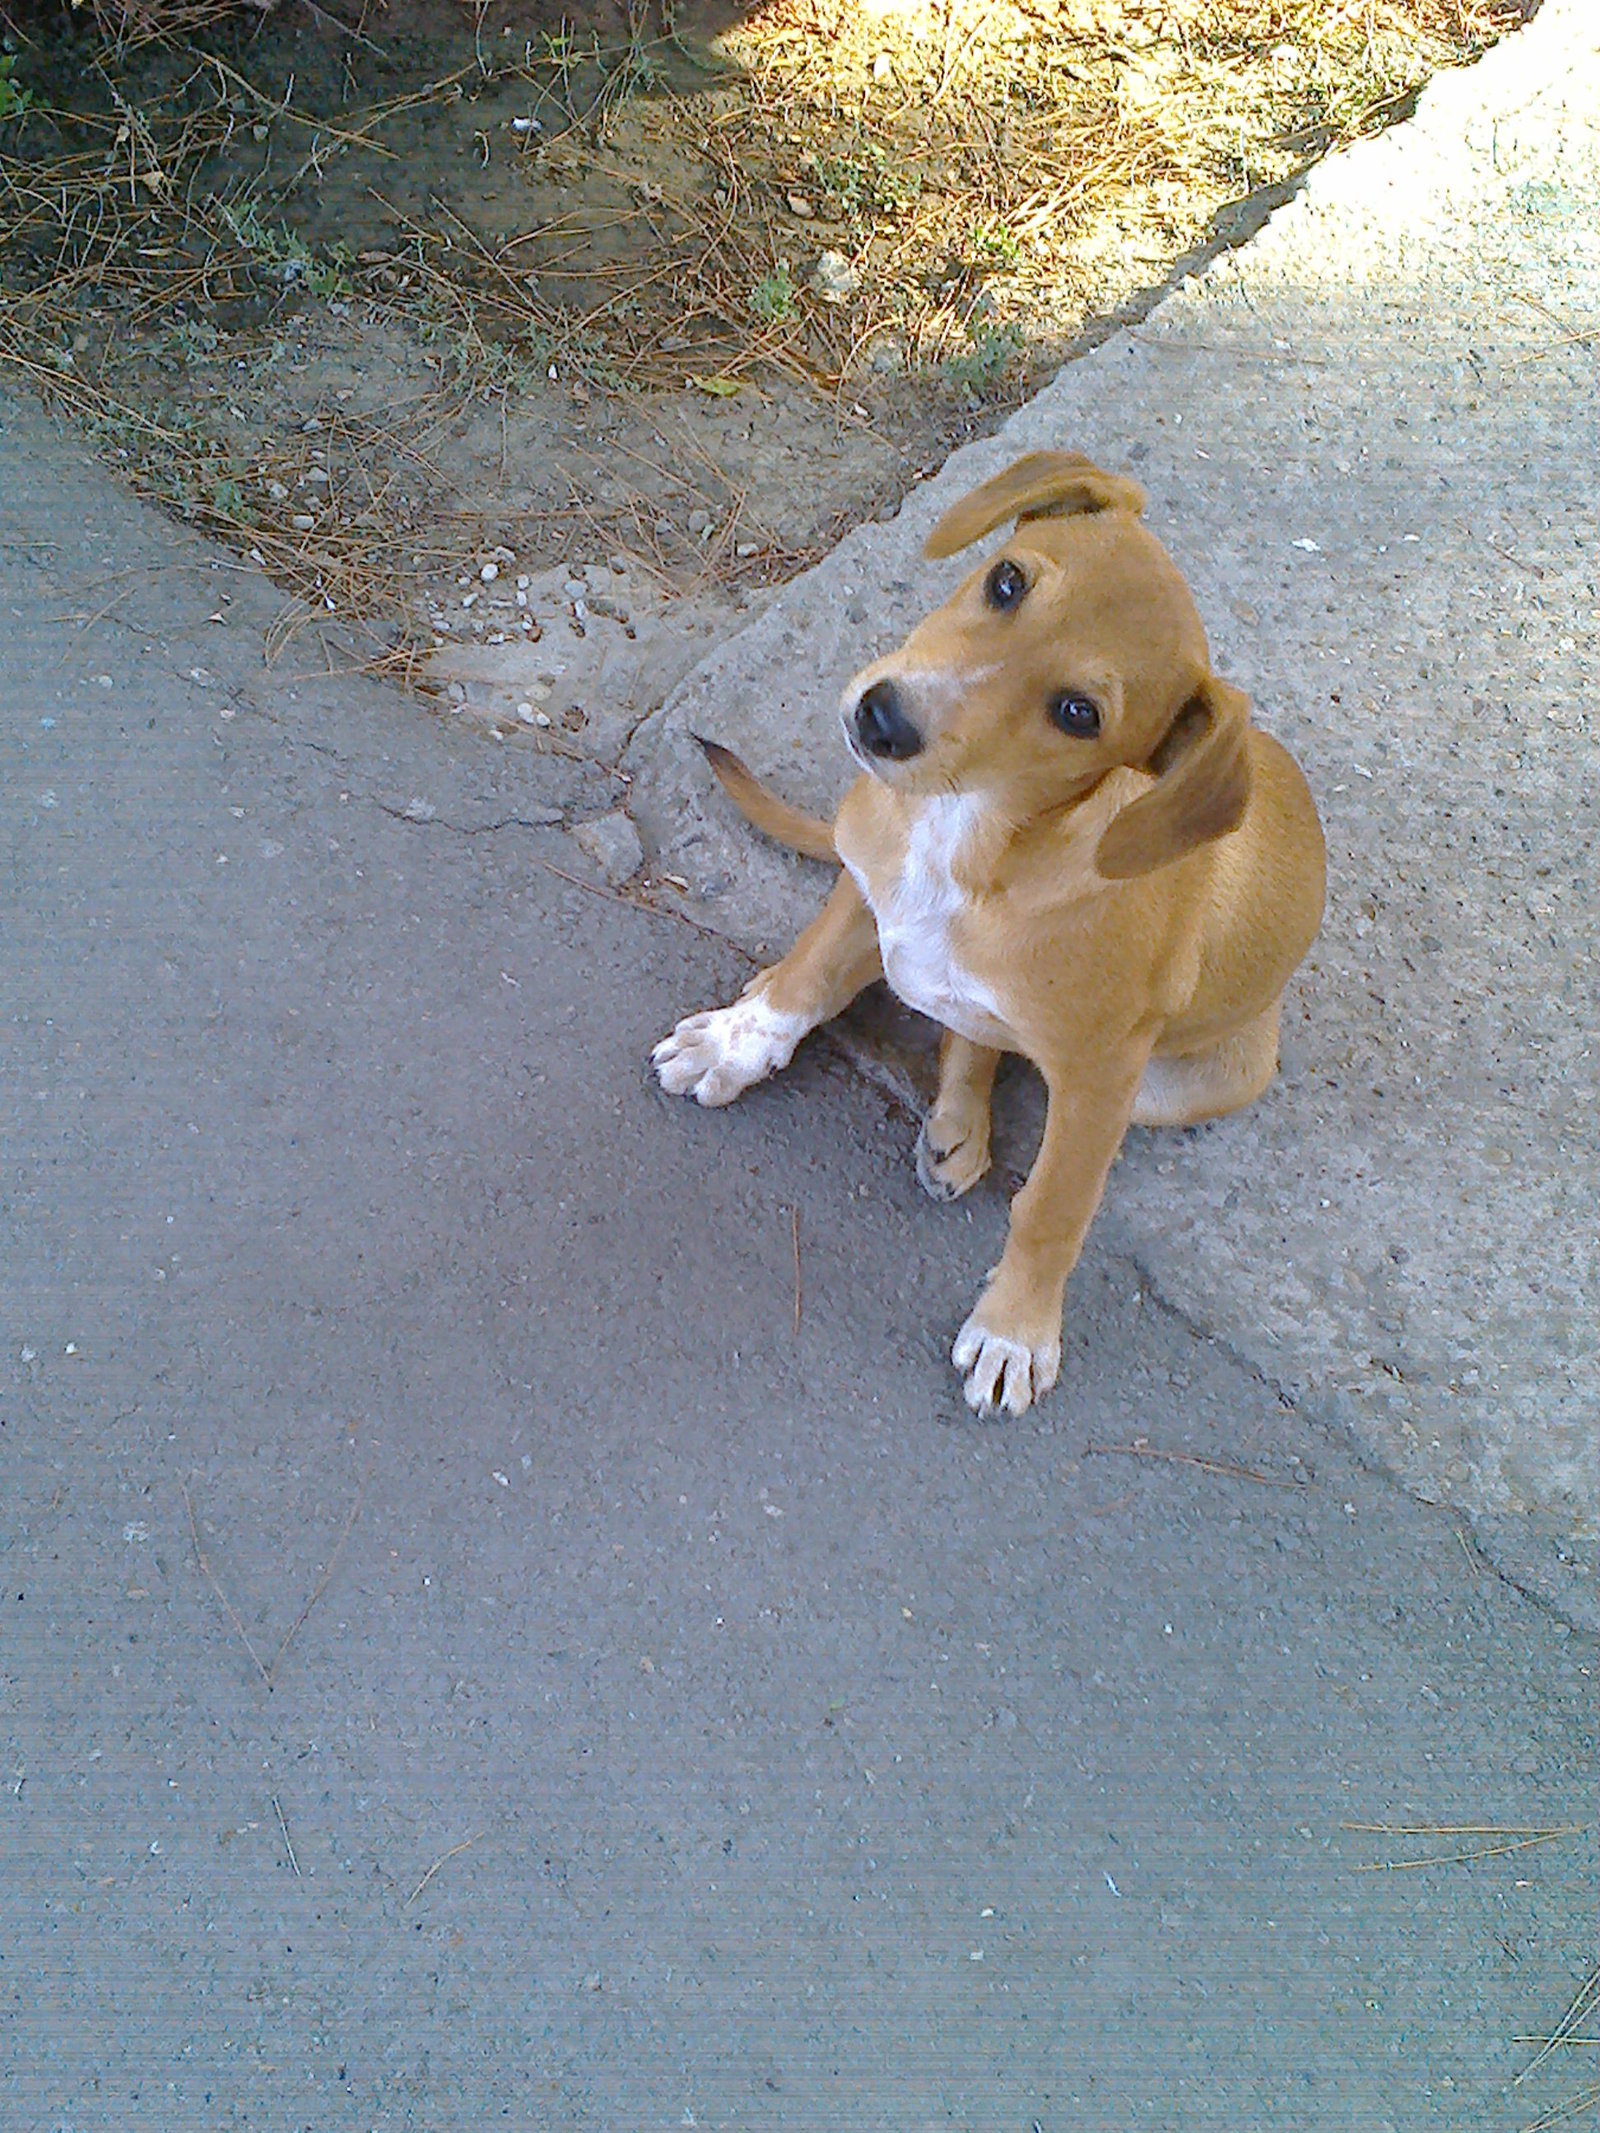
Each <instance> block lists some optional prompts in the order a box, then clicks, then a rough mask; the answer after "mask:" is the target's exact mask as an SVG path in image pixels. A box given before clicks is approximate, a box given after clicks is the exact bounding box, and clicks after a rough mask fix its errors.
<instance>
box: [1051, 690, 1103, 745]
mask: <svg viewBox="0 0 1600 2133" xmlns="http://www.w3.org/2000/svg"><path fill="white" fill-rule="evenodd" d="M1050 723H1051V725H1052V726H1058V727H1059V728H1060V729H1061V731H1062V732H1063V733H1070V734H1071V735H1072V737H1073V739H1074V740H1075V741H1092V740H1093V739H1094V737H1095V735H1096V734H1097V733H1098V732H1099V731H1100V706H1099V705H1098V704H1097V703H1096V702H1095V701H1094V699H1093V698H1092V697H1088V696H1073V695H1072V694H1071V693H1070V692H1069V693H1068V694H1067V695H1065V696H1058V697H1057V698H1056V700H1055V702H1054V703H1053V704H1051V706H1050Z"/></svg>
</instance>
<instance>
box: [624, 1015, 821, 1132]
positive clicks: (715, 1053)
mask: <svg viewBox="0 0 1600 2133" xmlns="http://www.w3.org/2000/svg"><path fill="white" fill-rule="evenodd" d="M810 1026H811V1025H810V1024H809V1023H808V1022H807V1021H806V1019H805V1017H804V1016H803V1015H785V1014H782V1013H780V1012H779V1010H778V1009H777V1008H775V1007H772V1006H770V1005H769V1004H768V1001H767V998H766V995H765V994H764V993H759V992H747V993H743V994H741V995H740V997H739V998H738V999H737V1000H735V1001H734V1002H733V1003H732V1005H731V1006H728V1007H713V1008H710V1009H708V1010H707V1012H706V1013H705V1014H702V1015H686V1016H685V1017H684V1019H683V1020H682V1021H681V1022H680V1023H679V1024H678V1026H677V1028H676V1029H675V1030H674V1031H673V1032H672V1034H671V1036H670V1037H663V1038H662V1040H661V1042H660V1043H659V1044H658V1045H657V1046H656V1048H655V1050H654V1051H653V1052H652V1053H651V1054H650V1060H651V1064H652V1065H653V1066H654V1067H655V1070H656V1078H657V1080H659V1082H660V1083H661V1086H662V1087H663V1088H664V1089H665V1090H666V1091H667V1093H668V1094H669V1095H670V1096H692V1097H693V1098H694V1099H695V1101H696V1103H702V1104H707V1105H715V1104H731V1103H732V1102H733V1099H734V1098H735V1097H736V1096H739V1095H742V1094H743V1092H744V1091H745V1090H746V1089H748V1088H750V1087H751V1086H752V1084H753V1083H755V1082H758V1081H765V1079H766V1078H767V1076H768V1075H769V1074H774V1073H776V1072H777V1070H778V1069H779V1068H780V1067H786V1066H787V1065H788V1064H789V1061H790V1060H791V1059H792V1058H793V1057H794V1050H795V1046H796V1045H797V1044H798V1043H799V1042H800V1039H801V1038H802V1037H803V1036H804V1035H805V1033H806V1031H807V1030H808V1029H809V1028H810Z"/></svg>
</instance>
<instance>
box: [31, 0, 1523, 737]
mask: <svg viewBox="0 0 1600 2133" xmlns="http://www.w3.org/2000/svg"><path fill="white" fill-rule="evenodd" d="M1527 12H1528V6H1527V4H1526V0H1380V4H1379V5H1377V6H1376V8H1373V7H1368V8H1367V9H1366V10H1365V11H1364V14H1363V23H1362V24H1355V23H1354V22H1353V19H1349V20H1347V19H1346V18H1347V17H1348V16H1349V10H1347V9H1344V8H1341V7H1339V6H1336V5H1332V4H1330V0H1283V4H1273V5H1262V4H1259V0H1183V4H1181V5H1180V4H1177V0H1173V4H1170V5H1169V4H1165V0H1163V4H1160V5H1156V4H1152V5H1148V6H1146V5H1144V4H1142V0H1127V4H1125V5H1123V4H1119V5H1117V6H1113V7H1107V6H1103V5H1102V6H1097V7H1095V8H1093V9H1089V8H1086V7H1080V6H1078V5H1076V4H1075V0H1060V4H1047V5H1041V6H1037V7H1036V6H1033V5H1024V4H1022V0H982V4H979V0H970V4H968V0H946V4H945V5H944V7H943V8H923V9H917V10H909V9H905V8H901V7H897V6H895V5H894V4H892V0H871V4H870V5H865V4H860V0H849V4H846V0H774V4H772V5H768V6H761V7H755V8H750V7H736V6H730V5H728V4H727V0H713V4H710V5H705V4H698V5H695V6H693V7H685V8H682V9H676V10H675V9H673V8H672V7H671V6H670V5H668V6H663V5H661V4H660V0H657V4H656V5H654V6H652V5H650V4H648V0H629V4H628V5H626V6H617V5H614V4H611V0H599V4H590V5H587V6H585V7H580V8H576V9H574V8H563V9H557V8H555V7H553V6H547V5H531V6H530V5H528V4H525V0H508V4H504V5H501V4H494V5H491V4H488V0H484V4H482V5H479V6H477V7H476V8H474V9H470V10H469V9H465V8H463V7H461V6H459V5H454V4H451V0H390V4H389V5H386V6H381V7H364V8H363V10H362V13H361V15H360V17H359V20H351V19H348V18H342V17H341V16H340V15H339V14H338V12H337V11H333V10H330V9H327V8H324V7H321V6H317V7H312V6H310V5H308V4H305V0H285V4H282V5H280V6H278V7H276V8H275V9H273V10H271V11H270V12H267V13H266V14H264V15H263V14H257V13H256V12H255V11H253V10H250V9H246V10H244V11H242V12H239V11H234V12H231V13H230V12H228V11H226V10H221V11H219V10H218V8H216V7H215V6H213V5H211V4H209V0H196V4H195V5H194V6H193V7H189V8H185V7H173V6H169V5H163V4H160V0H155V4H152V5H150V6H148V7H146V8H144V9H123V10H120V11H115V12H110V13H108V12H107V11H106V10H105V9H102V11H101V12H100V14H99V15H98V16H97V15H96V14H95V13H94V12H93V11H92V10H90V9H85V10H84V11H83V12H82V13H81V14H75V15H72V16H69V17H64V16H63V14H62V13H61V11H60V10H59V9H58V8H55V7H53V6H52V7H50V8H43V7H34V8H32V9H23V10H20V11H15V12H9V13H8V14H7V15H6V16H5V17H4V25H5V28H4V41H5V47H6V51H7V53H8V55H9V71H8V73H7V75H6V79H7V81H8V82H9V83H10V85H11V86H10V88H9V90H8V91H6V92H0V197H3V198H4V200H5V203H6V212H5V216H4V224H5V226H4V228H3V230H0V271H3V273H4V277H5V284H4V285H5V287H6V290H7V292H8V294H9V295H10V297H11V302H10V303H9V304H8V306H7V307H6V309H5V312H4V313H3V314H0V363H6V364H8V365H9V366H10V367H11V368H12V369H13V370H15V371H20V372H21V373H22V374H23V375H24V376H26V377H27V378H28V380H29V381H30V382H31V383H32V384H33V385H34V387H35V388H36V389H40V390H43V391H44V392H45V394H46V396H47V398H48V399H49V400H50V402H51V404H52V405H54V406H57V407H58V408H61V409H63V410H64V411H66V412H68V413H71V414H74V415H75V416H76V417H77V418H78V419H79V420H80V421H81V422H82V423H84V424H85V426H86V427H87V429H88V431H89V433H90V434H91V435H92V437H93V438H94V440H95V441H96V443H97V445H98V447H99V449H100V450H101V451H102V453H104V454H105V455H106V456H107V457H108V458H109V459H110V460H111V461H112V462H113V463H114V464H115V465H116V466H117V467H118V468H119V469H121V471H123V472H124V473H125V474H126V475H127V476H128V478H129V479H130V480H131V481H132V482H133V484H134V486H135V487H136V488H138V489H140V490H141V491H143V492H144V493H147V494H151V495H154V496H156V497H157V498H159V499H160V500H161V501H163V502H164V503H166V504H167V505H168V506H169V507H170V508H172V509H174V510H176V511H177V512H178V513H179V514H181V515H182V516H183V517H184V518H185V519H186V520H188V521H189V522H191V523H193V524H195V525H197V526H199V527H202V528H203V529H205V530H207V531H209V532H211V533H213V534H217V535H220V536H221V537H222V538H223V539H225V540H227V541H229V542H231V543H232V545H234V547H235V548H236V549H237V550H238V551H239V552H241V553H242V554H247V555H251V556H253V557H254V558H255V559H256V560H258V561H259V562H261V563H262V564H263V565H264V566H265V567H266V569H267V570H268V571H269V573H270V574H271V575H272V577H273V578H274V579H275V581H276V582H277V584H278V585H279V586H280V588H281V589H282V590H283V591H284V592H285V594H286V595H287V596H288V605H287V606H286V609H285V612H284V616H283V618H282V621H281V624H280V628H279V631H278V633H277V635H276V637H275V639H274V640H273V643H272V646H271V647H270V648H271V649H272V651H273V652H274V655H275V656H276V655H278V654H281V653H282V652H283V651H284V650H285V649H286V647H287V645H288V644H289V642H290V641H291V640H292V639H293V638H295V637H297V636H302V635H303V636H305V637H306V640H307V650H306V651H305V652H303V653H302V654H301V655H299V656H300V657H301V658H302V659H303V658H304V657H307V656H309V657H310V658H311V659H313V660H315V661H316V662H317V663H319V664H321V665H323V666H326V667H340V666H347V665H353V664H372V663H373V662H375V661H376V662H378V663H380V664H386V665H387V666H388V667H389V669H390V670H391V671H399V672H400V673H401V674H402V675H403V676H404V678H406V679H407V680H408V681H410V682H412V683H413V684H418V685H422V686H424V687H426V688H429V689H431V690H434V691H436V692H438V693H439V694H441V695H448V698H449V700H450V701H451V702H452V703H453V704H454V705H455V706H456V708H458V709H461V710H465V711H472V712H477V713H479V714H480V715H482V716H483V717H485V718H487V719H488V720H490V721H492V722H496V723H500V724H502V725H505V726H510V725H515V724H518V723H520V724H521V725H523V726H525V727H532V728H534V729H535V732H534V738H535V739H536V740H537V742H538V744H539V745H540V746H544V747H549V748H552V749H556V750H560V749H564V748H574V747H575V748H579V749H581V750H582V751H583V752H585V753H589V754H600V755H601V756H603V758H604V760H606V761H607V762H611V763H614V762H615V761H616V759H617V755H618V753H620V749H621V747H622V746H623V745H625V744H626V740H627V738H628V737H629V735H631V733H632V731H633V730H634V728H635V727H636V725H637V723H638V721H639V719H640V718H642V717H643V716H645V715H647V714H648V712H649V711H651V710H653V709H654V708H656V706H657V705H658V704H659V703H660V701H661V700H662V698H663V697H664V695H665V693H666V691H667V689H668V688H669V687H670V686H671V684H672V683H673V682H674V681H675V680H676V679H677V678H678V677H679V676H680V675H681V674H682V673H683V672H684V671H685V670H686V669H687V668H688V667H689V666H691V665H692V664H693V663H694V662H695V660H696V659H697V658H698V657H699V656H700V655H701V653H702V652H703V651H704V649H705V648H706V645H707V642H708V640H709V639H710V638H712V637H714V636H716V635H719V634H723V633H725V632H726V631H727V630H728V629H729V628H730V627H732V626H733V625H734V624H735V623H736V621H737V620H738V618H739V617H740V616H741V615H742V614H743V613H744V612H746V610H747V609H748V608H749V606H750V604H751V603H752V601H759V600H760V598H761V597H762V594H763V592H764V591H765V589H767V588H769V587H771V586H773V585H776V584H780V583H783V582H786V581H787V580H788V579H790V578H792V577H793V576H794V575H795V574H796V573H797V571H799V570H800V569H802V568H804V567H805V566H806V565H807V564H809V563H811V562H813V561H814V560H816V559H817V557H818V556H819V555H820V554H821V553H823V552H824V551H826V550H827V549H828V548H829V547H830V546H831V545H832V544H833V543H834V542H835V541H836V540H837V538H838V537H839V536H840V534H841V533H842V532H843V531H844V530H845V529H846V528H847V527H848V526H850V525H852V524H856V523H859V522H860V521H861V520H862V519H864V518H870V517H872V516H873V515H875V514H876V513H877V512H879V511H880V510H882V509H884V508H885V507H886V506H889V505H892V503H893V502H894V501H896V500H897V499H898V498H899V497H900V496H902V495H903V494H904V493H905V492H906V490H907V489H908V488H909V487H910V486H911V485H912V484H913V483H914V482H915V481H916V479H917V478H918V477H919V476H920V475H922V474H923V473H925V472H927V471H929V470H931V469H932V468H933V467H935V466H937V465H938V464H939V463H941V462H942V460H943V459H944V457H945V456H946V454H947V453H948V451H949V450H950V448H951V447H952V446H953V445H954V444H956V443H957V442H959V441H961V440H962V439H963V438H965V437H967V436H970V435H972V434H974V433H976V432H979V431H985V430H988V429H992V428H993V427H994V426H995V425H996V424H997V423H998V422H999V421H1000V420H1002V419H1003V418H1004V416H1005V415H1006V414H1007V413H1008V412H1010V411H1011V409H1012V408H1013V407H1015V406H1016V405H1017V404H1018V403H1019V402H1020V400H1022V399H1023V398H1025V397H1026V395H1027V393H1028V392H1029V391H1030V390H1031V389H1032V388H1034V387H1035V386H1037V384H1038V383H1039V382H1041V380H1042V379H1043V377H1045V376H1046V375H1048V373H1049V372H1050V371H1051V370H1052V369H1053V368H1054V367H1055V365H1056V364H1057V363H1059V361H1060V360H1061V359H1062V357H1063V356H1064V355H1066V354H1067V353H1069V352H1070V351H1071V350H1072V349H1073V348H1075V347H1080V346H1083V345H1085V344H1086V343H1087V342H1088V341H1091V340H1092V339H1094V338H1095V336H1096V335H1097V334H1098V333H1100V332H1102V331H1104V330H1105V329H1106V327H1107V326H1108V324H1109V323H1111V322H1113V321H1115V320H1116V319H1118V318H1123V317H1126V316H1128V315H1129V314H1130V312H1138V311H1140V310H1142V309H1143V308H1146V307H1147V306H1148V305H1149V303H1151V302H1153V301H1154V300H1155V298H1156V297H1158V296H1159V295H1160V293H1162V291H1163V290H1164V289H1165V288H1167V287H1168V286H1170V285H1171V283H1172V281H1173V279H1174V278H1176V277H1181V275H1182V274H1183V273H1184V272H1186V271H1187V270H1188V269H1189V268H1190V267H1191V266H1192V265H1193V263H1194V262H1195V260H1196V259H1197V258H1199V257H1201V256H1203V255H1204V254H1205V252H1206V251H1207V249H1208V248H1214V247H1215V246H1216V245H1218V244H1221V243H1225V242H1228V241H1231V239H1233V238H1234V237H1236V236H1238V235H1240V234H1242V233H1243V232H1245V231H1247V230H1248V229H1249V228H1251V227H1254V226H1255V224H1256V223H1258V222H1259V220H1260V218H1261V216H1262V214H1263V213H1264V212H1265V211H1266V209H1267V207H1268V206H1269V205H1270V204H1271V203H1272V202H1273V201H1274V200H1276V199H1278V198H1280V197H1281V196H1282V190H1283V188H1284V186H1285V185H1287V184H1291V183H1292V182H1293V180H1294V178H1295V176H1296V174H1297V173H1298V172H1300V171H1301V170H1303V169H1304V168H1305V167H1306V165H1307V164H1308V163H1309V162H1310V161H1312V160H1313V159H1314V158H1315V157H1316V156H1317V155H1318V154H1319V153H1321V152H1322V150H1323V149H1325V148H1326V147H1327V146H1328V145H1329V144H1330V143H1332V142H1334V141H1337V140H1340V139H1344V138H1348V137H1350V135H1351V134H1352V133H1355V132H1360V131H1364V130H1370V129H1371V128H1373V127H1375V126H1378V125H1382V124H1384V123H1386V122H1387V121H1388V120H1390V119H1392V118H1393V117H1395V116H1398V115H1401V114H1402V113H1403V111H1404V110H1405V109H1406V108H1408V107H1409V102H1410V99H1411V98H1412V96H1413V95H1414V92H1415V89H1416V87H1417V86H1418V85H1419V84H1420V82H1421V81H1422V80H1424V79H1425V78H1426V77H1427V75H1428V73H1429V72H1430V71H1432V70H1433V69H1434V68H1435V67H1437V66H1438V65H1441V64H1448V63H1451V62H1452V61H1455V60H1459V59H1462V58H1465V57H1470V56H1471V55H1472V54H1474V53H1475V52H1477V51H1478V50H1481V49H1482V48H1483V46H1484V45H1485V44H1487V43H1489V42H1492V41H1493V39H1494V37H1495V36H1496V35H1497V34H1499V33H1500V32H1501V31H1502V30H1504V29H1505V28H1507V27H1510V26H1512V25H1514V24H1515V23H1516V22H1517V21H1519V20H1521V19H1523V17H1524V16H1525V15H1526V14H1527ZM1363 25H1364V26H1363Z"/></svg>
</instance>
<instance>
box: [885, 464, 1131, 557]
mask: <svg viewBox="0 0 1600 2133" xmlns="http://www.w3.org/2000/svg"><path fill="white" fill-rule="evenodd" d="M1143 509H1144V491H1143V489H1141V488H1140V486H1139V484H1138V483H1137V482H1136V481H1125V480H1124V479H1123V477H1122V476H1121V475H1120V474H1104V473H1102V472H1101V470H1100V469H1099V467H1097V466H1096V465H1095V464H1094V462H1093V461H1092V460H1089V459H1085V458H1084V456H1083V454H1082V453H1081V452H1029V453H1028V455H1027V457H1026V458H1024V459H1019V460H1017V461H1016V463H1015V465H1013V466H1009V467H1007V468H1006V470H1005V472H1004V473H1003V474H996V475H995V477H994V479H993V480H992V481H986V482H985V483H984V484H983V486H982V487H981V488H978V489H974V490H973V492H972V494H971V495H970V496H964V497H962V499H961V501H960V503H958V504H952V505H951V506H950V509H949V510H948V511H947V512H946V513H945V515H944V517H943V518H942V519H940V521H939V523H938V525H937V526H935V527H934V529H933V531H932V532H931V533H930V534H929V535H928V538H927V539H926V541H924V542H923V544H922V552H923V554H924V555H925V556H931V557H933V558H935V559H937V558H939V557H941V556H947V555H957V554H959V553H960V551H961V550H962V549H963V548H967V547H970V546H971V544H972V543H973V542H974V541H981V540H982V539H983V536H984V535H985V534H986V533H992V532H993V531H994V529H995V527H996V526H1004V525H1006V524H1007V523H1009V521H1010V520H1012V519H1017V520H1022V519H1025V518H1068V517H1071V516H1072V515H1073V514H1074V513H1077V512H1080V511H1129V512H1131V513H1132V514H1133V516H1134V517H1135V518H1137V517H1138V516H1139V513H1140V512H1141V511H1142V510H1143Z"/></svg>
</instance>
